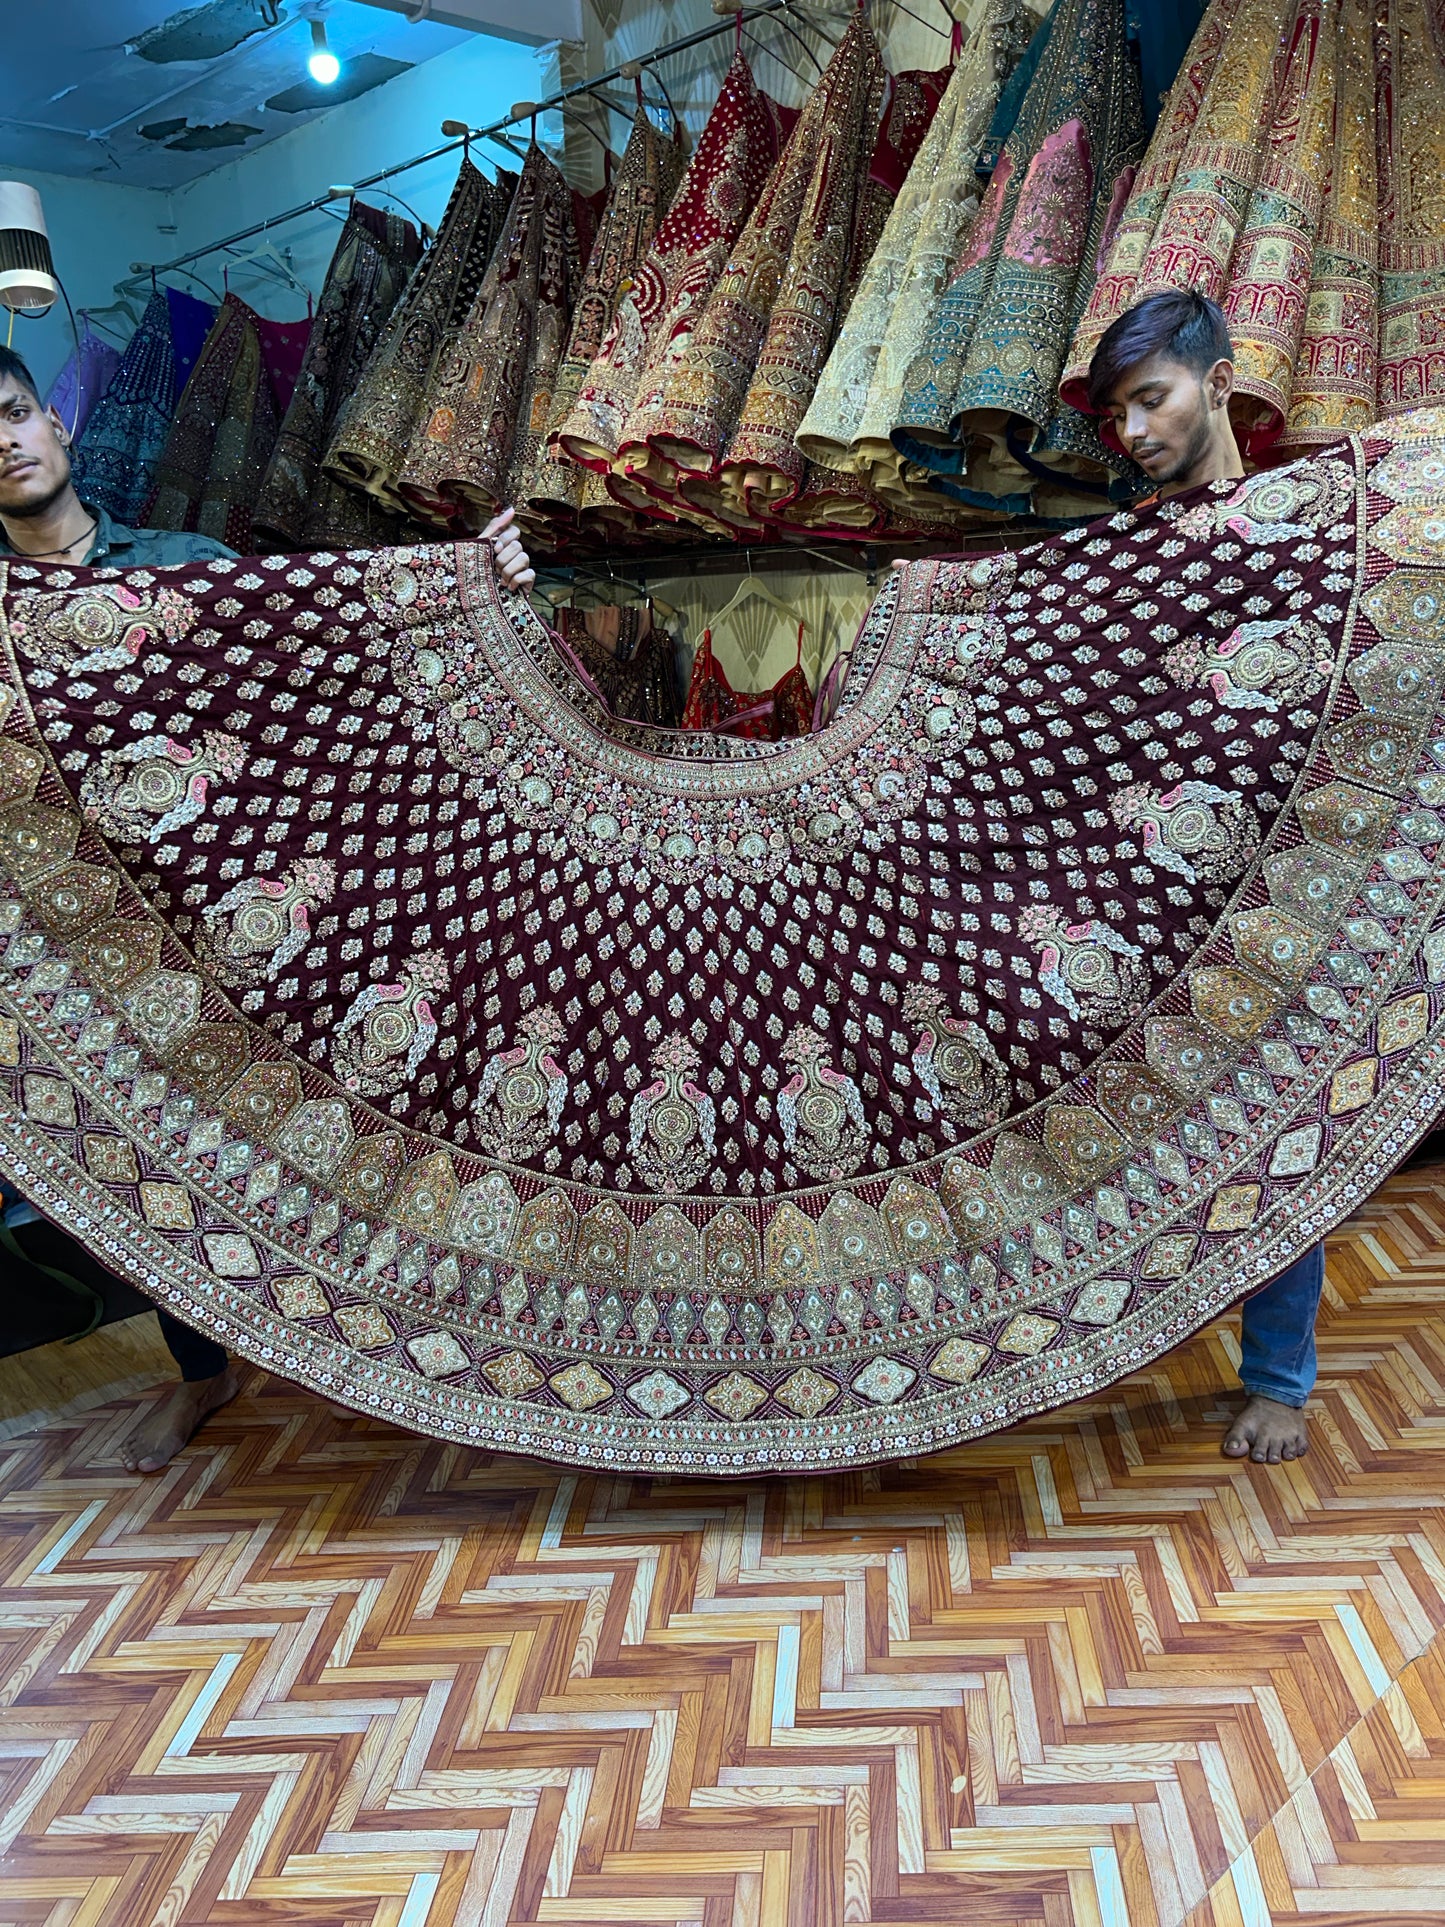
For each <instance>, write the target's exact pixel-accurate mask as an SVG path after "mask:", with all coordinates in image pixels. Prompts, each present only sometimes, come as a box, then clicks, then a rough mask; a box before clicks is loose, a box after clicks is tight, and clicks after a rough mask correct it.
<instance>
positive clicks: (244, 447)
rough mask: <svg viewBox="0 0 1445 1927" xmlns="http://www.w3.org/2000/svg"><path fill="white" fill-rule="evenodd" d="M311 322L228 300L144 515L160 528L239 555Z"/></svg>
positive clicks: (247, 546)
mask: <svg viewBox="0 0 1445 1927" xmlns="http://www.w3.org/2000/svg"><path fill="white" fill-rule="evenodd" d="M310 326H311V324H310V322H309V321H298V322H280V321H267V320H266V319H265V318H264V317H263V316H261V315H258V314H257V313H256V311H255V310H254V309H253V308H251V307H249V306H248V305H247V303H246V302H244V301H242V300H241V299H240V298H239V296H237V295H234V294H229V293H228V294H227V295H226V298H225V300H224V301H223V302H222V303H221V309H220V313H219V314H218V315H217V316H216V320H215V323H214V325H213V326H212V328H211V331H210V333H209V334H208V335H207V337H206V344H205V346H204V348H203V349H202V350H201V355H200V359H199V360H198V361H197V363H196V366H195V369H194V371H193V372H192V375H191V378H190V380H189V381H188V382H187V383H186V389H185V393H184V394H183V395H182V396H181V399H180V403H179V405H178V407H177V409H176V416H175V420H174V422H173V423H172V424H171V429H170V433H169V434H168V435H167V437H166V443H165V447H164V449H163V450H162V452H161V454H160V456H159V458H158V460H157V461H156V465H155V476H154V488H153V492H152V495H151V499H150V502H149V503H148V505H147V506H146V508H145V509H144V510H143V514H144V516H145V519H146V522H147V523H148V524H149V525H150V526H151V527H152V528H158V529H193V530H195V531H196V532H197V533H199V534H201V535H209V536H213V537H214V538H215V540H216V541H218V542H224V543H226V544H227V546H228V547H230V548H233V549H236V550H237V551H238V552H239V553H240V554H242V555H249V554H250V553H251V551H252V549H253V546H254V539H253V534H252V522H251V518H252V513H253V511H254V509H255V505H256V501H257V497H258V496H259V494H260V491H261V483H262V481H263V480H264V478H265V474H266V469H267V466H268V464H269V462H270V460H271V454H272V451H273V450H274V448H275V446H276V433H277V429H278V427H279V425H280V421H281V417H282V415H283V414H284V413H285V409H286V406H287V405H288V404H289V402H290V399H291V396H292V393H293V392H294V390H295V386H296V378H297V376H298V374H299V373H300V368H301V360H302V357H303V355H304V354H305V350H306V338H307V334H308V332H309V330H310Z"/></svg>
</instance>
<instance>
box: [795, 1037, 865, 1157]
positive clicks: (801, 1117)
mask: <svg viewBox="0 0 1445 1927" xmlns="http://www.w3.org/2000/svg"><path fill="white" fill-rule="evenodd" d="M828 1057H829V1051H828V1044H827V1040H826V1039H825V1038H823V1037H820V1036H819V1035H818V1033H817V1031H815V1030H810V1029H809V1028H808V1026H807V1025H806V1024H800V1025H799V1026H798V1027H797V1029H796V1030H794V1031H793V1032H792V1033H791V1035H790V1036H789V1037H788V1038H787V1040H786V1041H785V1043H784V1045H783V1060H784V1062H785V1063H786V1064H787V1065H788V1067H789V1068H790V1069H791V1071H792V1073H793V1075H792V1076H791V1077H790V1078H789V1079H788V1081H787V1083H786V1084H785V1085H784V1086H783V1087H782V1089H781V1090H780V1091H779V1092H778V1124H779V1127H780V1128H781V1131H782V1136H783V1148H784V1150H785V1151H787V1153H788V1154H789V1156H790V1157H793V1158H796V1160H797V1162H798V1164H799V1165H800V1166H801V1167H802V1169H803V1170H805V1171H806V1172H807V1173H808V1174H809V1176H810V1177H815V1178H844V1177H847V1176H849V1175H850V1173H851V1172H853V1171H855V1170H856V1169H857V1168H858V1164H859V1162H860V1160H861V1159H862V1156H863V1152H864V1150H865V1148H866V1139H867V1122H866V1119H865V1118H864V1115H863V1100H862V1098H861V1097H860V1096H859V1093H858V1086H857V1085H856V1084H855V1083H854V1081H853V1079H852V1078H851V1077H848V1076H846V1075H844V1073H843V1072H841V1071H837V1070H835V1069H834V1068H833V1066H832V1065H831V1064H830V1063H829V1061H828Z"/></svg>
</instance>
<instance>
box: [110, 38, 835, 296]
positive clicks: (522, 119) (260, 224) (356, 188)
mask: <svg viewBox="0 0 1445 1927" xmlns="http://www.w3.org/2000/svg"><path fill="white" fill-rule="evenodd" d="M791 10H792V0H753V4H751V5H747V6H743V7H741V8H740V9H739V10H738V12H737V13H730V14H729V15H728V16H727V18H726V19H722V20H719V21H718V23H717V25H716V26H715V27H701V28H699V29H698V31H697V32H696V33H689V34H684V35H683V37H682V38H681V39H680V40H670V41H668V42H667V43H666V44H665V45H664V46H661V47H654V48H653V50H652V52H651V53H648V54H638V55H636V56H634V57H633V58H631V59H628V60H623V61H619V62H618V63H617V65H616V66H614V67H609V68H608V69H607V70H606V71H605V72H604V73H600V74H593V75H591V76H589V78H588V79H586V80H578V81H574V82H573V84H572V85H571V86H570V87H563V88H561V89H560V90H559V91H558V92H557V93H555V94H549V95H548V97H547V98H546V99H545V100H539V101H536V102H534V103H529V104H528V111H527V112H526V113H524V114H508V115H507V116H506V117H505V118H504V119H502V120H497V121H493V122H492V123H491V125H490V126H487V127H475V128H469V129H468V131H467V132H466V133H465V134H459V135H457V136H456V138H455V139H453V140H448V141H444V142H443V143H442V145H441V146H440V147H433V148H430V149H429V150H428V151H427V152H426V153H425V154H414V155H413V156H412V157H411V159H410V160H406V161H396V162H394V163H393V164H392V166H390V167H383V168H381V169H379V170H378V172H376V173H375V174H368V175H367V176H366V178H365V180H360V181H356V182H355V183H353V184H352V186H351V189H350V192H351V193H353V194H359V193H361V192H362V191H363V190H364V189H365V188H368V187H376V186H378V185H379V184H380V183H381V182H382V181H389V180H391V179H392V177H393V176H394V175H397V174H405V173H406V172H407V170H408V169H409V168H413V167H422V166H424V165H425V164H426V163H427V162H428V161H435V160H439V159H440V158H441V157H442V155H443V154H454V153H455V152H456V151H457V149H458V148H462V147H466V146H468V145H469V144H470V143H471V142H472V141H480V140H491V139H492V138H493V137H494V136H495V135H499V134H505V132H506V130H507V128H509V127H518V126H524V125H525V124H526V123H527V122H528V121H530V120H535V119H536V117H537V115H538V114H545V113H547V112H549V111H550V110H551V109H553V108H556V107H561V106H564V105H565V104H566V103H567V102H568V101H572V100H575V99H576V98H577V97H578V95H580V94H587V93H590V92H591V91H592V89H593V88H594V87H605V86H608V85H609V84H610V83H611V82H613V81H615V80H622V79H630V78H631V76H632V75H633V73H634V72H636V71H637V70H638V69H640V68H644V67H652V66H655V65H656V64H657V62H658V61H660V60H670V59H671V58H672V57H673V55H675V54H680V53H685V52H686V51H687V50H688V49H689V48H691V47H700V46H703V45H704V44H705V43H706V42H707V41H709V40H716V39H717V38H718V37H719V36H720V35H722V34H725V33H735V32H736V31H737V30H738V22H739V21H741V23H742V25H743V26H746V25H747V24H748V22H749V21H750V20H766V19H767V18H768V17H769V16H770V15H772V14H779V13H790V12H791ZM794 17H795V18H797V19H798V21H799V23H800V24H801V25H803V26H805V27H806V26H811V24H812V23H811V22H810V21H809V20H808V18H807V16H806V15H805V14H803V13H801V12H799V13H798V14H797V15H795V16H794ZM341 198H346V197H343V196H338V195H337V194H335V193H334V192H331V191H330V190H328V192H326V193H325V194H317V195H315V196H313V198H312V199H311V200H309V201H303V202H302V203H301V204H300V206H299V207H288V208H287V209H286V210H285V212H284V213H281V214H272V215H268V216H267V218H266V219H265V220H264V221H254V222H252V224H251V226H250V227H243V228H238V229H237V231H236V232H235V233H234V234H228V235H226V236H225V237H224V238H223V239H221V240H219V241H208V242H207V243H206V245H205V246H204V247H199V248H188V249H187V250H186V252H185V253H184V254H177V255H174V256H172V258H171V259H170V260H169V261H137V262H135V263H133V265H132V267H131V274H132V275H133V276H134V275H146V274H150V275H157V274H165V273H168V272H169V271H170V270H171V269H173V268H181V267H184V266H185V265H186V263H187V262H188V261H199V260H200V259H201V258H202V256H203V255H207V254H217V253H221V252H223V251H224V250H225V249H227V248H233V247H238V246H239V245H240V243H241V242H242V241H250V240H254V239H255V237H256V236H257V235H258V234H267V233H269V232H270V231H271V229H272V228H275V227H281V226H283V225H284V223H286V222H287V221H295V220H299V219H300V218H301V217H302V216H303V215H307V214H316V213H319V211H320V210H321V209H322V208H324V207H328V206H330V205H332V204H333V203H334V202H335V201H336V200H338V199H341ZM117 285H120V284H119V283H117Z"/></svg>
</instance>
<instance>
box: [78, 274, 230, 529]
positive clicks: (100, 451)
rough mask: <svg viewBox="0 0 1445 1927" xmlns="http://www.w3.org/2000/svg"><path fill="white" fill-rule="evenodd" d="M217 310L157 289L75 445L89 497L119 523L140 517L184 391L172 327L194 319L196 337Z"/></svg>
mask: <svg viewBox="0 0 1445 1927" xmlns="http://www.w3.org/2000/svg"><path fill="white" fill-rule="evenodd" d="M215 314H216V311H215V309H214V308H211V307H209V306H207V304H206V303H205V302H203V301H197V300H195V299H194V298H193V297H192V296H190V295H187V294H180V293H178V292H176V291H175V290H172V289H161V290H158V291H157V292H156V293H154V294H152V296H151V298H150V300H149V301H148V302H147V303H146V307H145V312H144V314H143V315H142V316H141V319H140V326H139V327H138V328H137V329H136V331H135V333H134V335H132V336H131V339H130V343H129V346H128V347H127V348H126V351H125V354H124V355H123V356H122V357H121V365H120V367H119V369H118V370H117V371H116V374H115V376H114V377H113V379H112V380H111V382H110V385H109V387H108V388H107V389H106V391H105V394H104V395H103V396H102V397H101V398H100V400H99V402H97V404H96V406H95V408H94V409H93V410H92V412H91V415H90V418H89V419H88V421H87V422H86V424H85V428H84V430H83V431H82V433H81V436H80V440H79V442H78V443H77V446H76V458H77V460H76V466H77V472H78V474H79V477H80V481H81V485H82V487H83V488H84V491H85V499H86V501H87V502H90V503H92V504H93V505H94V506H95V507H97V508H103V509H105V510H106V511H107V512H108V513H109V514H111V515H113V516H114V517H115V519H116V520H117V521H118V522H123V523H126V524H128V525H133V524H134V523H136V522H137V521H139V519H140V514H141V510H142V509H143V508H144V507H145V504H146V502H147V501H148V500H149V499H150V494H151V488H152V476H153V471H154V468H155V464H156V462H157V461H158V459H159V458H160V454H161V451H162V450H163V449H164V447H165V445H166V437H167V436H168V435H169V433H170V428H171V419H172V417H173V415H174V413H175V406H176V396H177V394H178V392H179V390H178V388H177V382H176V352H175V350H176V338H175V334H174V332H173V330H174V328H176V327H184V326H185V323H186V322H187V321H191V322H192V323H193V324H194V325H193V326H192V327H191V329H190V334H191V336H192V338H193V337H194V335H195V333H197V332H199V331H200V329H201V327H203V326H204V328H206V329H209V327H210V324H211V322H212V321H213V320H214V319H215Z"/></svg>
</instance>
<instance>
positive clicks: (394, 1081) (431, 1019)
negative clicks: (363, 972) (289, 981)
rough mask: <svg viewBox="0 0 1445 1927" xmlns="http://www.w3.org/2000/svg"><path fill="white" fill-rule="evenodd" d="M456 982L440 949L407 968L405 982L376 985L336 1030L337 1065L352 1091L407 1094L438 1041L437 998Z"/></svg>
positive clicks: (334, 1050) (426, 953)
mask: <svg viewBox="0 0 1445 1927" xmlns="http://www.w3.org/2000/svg"><path fill="white" fill-rule="evenodd" d="M450 981H451V974H450V972H449V971H448V969H447V962H446V958H445V957H444V956H443V955H442V953H441V952H440V951H439V950H423V951H421V952H420V953H419V954H418V955H416V956H414V957H412V958H410V959H409V961H408V962H407V963H406V965H405V966H404V967H403V970H402V975H401V981H400V982H399V983H394V984H371V985H369V986H368V988H367V989H365V990H363V991H362V993H361V995H360V996H359V997H358V998H357V999H356V1001H355V1002H354V1003H353V1004H352V1005H351V1007H350V1008H349V1009H348V1011H347V1013H346V1015H345V1016H344V1017H343V1018H342V1020H341V1022H340V1023H339V1024H338V1025H337V1026H336V1036H335V1039H334V1041H333V1043H332V1046H331V1064H332V1069H333V1070H334V1071H335V1073H336V1075H337V1077H338V1078H339V1079H340V1081H341V1083H342V1084H343V1085H344V1086H345V1088H346V1089H347V1090H349V1091H356V1092H358V1093H359V1094H361V1095H362V1096H365V1097H385V1096H388V1095H389V1094H390V1093H392V1092H393V1091H400V1090H404V1089H405V1088H406V1087H407V1085H409V1084H410V1082H411V1080H412V1078H413V1077H415V1075H416V1073H417V1070H418V1068H419V1067H420V1065H421V1062H422V1059H423V1058H424V1057H425V1056H426V1055H427V1052H428V1051H429V1050H430V1049H431V1047H432V1045H433V1044H434V1043H435V1042H436V1034H437V1022H436V1018H435V1016H434V1015H433V1013H432V999H433V998H434V997H436V996H439V995H440V994H441V993H442V991H444V990H445V989H446V988H447V985H448V984H449V983H450Z"/></svg>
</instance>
